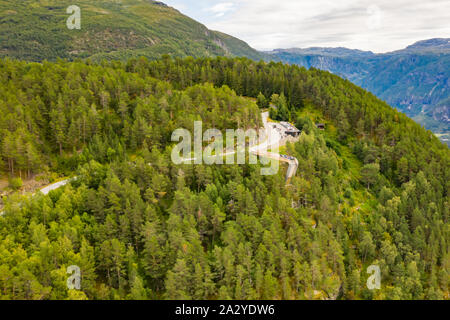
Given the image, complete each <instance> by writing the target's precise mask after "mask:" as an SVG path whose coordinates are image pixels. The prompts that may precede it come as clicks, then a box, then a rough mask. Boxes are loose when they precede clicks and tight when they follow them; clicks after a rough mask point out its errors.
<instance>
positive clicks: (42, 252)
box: [0, 57, 450, 300]
mask: <svg viewBox="0 0 450 320" xmlns="http://www.w3.org/2000/svg"><path fill="white" fill-rule="evenodd" d="M270 104H272V105H276V106H277V108H276V109H275V108H271V109H270V110H271V111H270V113H271V114H273V115H274V116H273V117H272V116H271V122H272V121H274V120H273V119H277V120H284V121H289V122H292V123H295V125H296V126H297V127H298V128H299V129H301V135H300V137H298V140H297V141H292V143H288V144H287V145H286V146H285V147H284V148H283V151H282V153H283V154H285V155H289V156H290V157H295V158H296V159H297V161H298V170H297V173H296V174H295V175H294V176H293V177H292V179H291V180H290V181H289V183H288V184H286V181H285V173H286V171H287V170H288V168H287V165H285V164H283V163H280V165H279V168H278V169H277V170H276V171H275V172H274V173H275V174H273V175H264V174H262V172H261V169H262V167H264V168H268V167H269V166H268V165H267V164H263V163H259V164H248V163H247V164H242V165H236V164H229V163H228V160H226V162H227V163H223V164H212V165H210V164H206V163H203V164H194V163H189V162H187V163H176V162H175V161H171V159H176V157H175V158H174V157H173V155H174V152H175V156H176V155H177V153H178V151H180V150H179V149H178V151H176V149H177V146H176V145H177V144H178V141H177V142H175V141H174V140H178V138H177V139H174V136H176V135H177V134H179V129H180V128H185V129H186V130H185V131H184V134H182V136H178V137H179V138H182V140H183V144H184V145H185V147H186V149H187V150H186V151H187V155H190V154H191V152H190V150H189V149H191V150H192V148H191V147H194V148H196V147H195V146H194V145H196V144H197V142H196V141H197V133H196V132H194V131H193V127H194V122H195V121H198V120H202V127H203V130H202V132H204V133H205V134H206V130H208V129H211V128H215V129H216V132H217V130H218V131H219V132H222V133H223V134H227V139H226V143H227V146H228V145H229V142H230V140H229V138H228V133H227V132H226V130H227V129H231V128H234V129H237V128H240V129H242V130H243V131H245V130H247V129H250V128H253V129H256V128H258V127H262V123H263V120H262V117H261V116H260V115H261V113H262V112H264V110H265V108H267V107H268V106H270ZM0 114H1V115H2V116H1V117H0V177H2V176H3V175H7V174H8V175H10V177H11V178H10V188H8V190H7V192H8V194H10V195H9V196H8V197H2V198H1V200H0V201H5V206H4V208H2V209H1V210H0V211H2V212H3V214H0V300H8V299H18V300H24V299H35V300H64V299H98V300H108V299H138V300H146V299H173V300H179V299H186V300H188V299H195V300H198V299H214V300H215V299H218V300H225V299H237V300H248V299H250V300H253V299H263V300H273V299H285V300H288V299H301V300H305V299H307V300H311V299H327V300H330V299H340V300H346V299H350V300H352V299H369V300H370V299H375V300H380V299H389V300H398V299H404V300H415V299H432V300H435V299H447V300H448V298H449V270H450V267H449V265H450V259H449V236H448V226H449V223H448V216H449V208H450V206H449V203H450V197H449V190H450V170H449V169H450V149H449V148H447V147H446V146H444V145H443V144H442V143H441V142H440V141H439V140H438V139H437V138H436V137H435V136H434V135H433V134H432V133H431V132H429V131H426V130H424V129H423V128H422V127H421V126H420V125H418V124H417V123H415V122H414V121H413V120H411V119H410V118H408V117H407V116H406V115H404V114H402V113H400V112H398V111H397V110H395V109H393V108H392V107H391V106H389V105H387V104H386V103H384V102H382V101H380V100H379V99H378V98H377V97H375V96H374V95H373V94H371V93H369V92H367V91H366V90H363V89H361V88H360V87H357V86H356V85H354V84H352V83H351V82H350V81H346V80H343V79H342V78H340V77H338V76H336V75H333V74H331V73H330V72H326V71H321V70H316V69H312V70H305V68H301V67H299V66H296V65H293V66H290V65H287V64H281V63H265V62H255V61H251V60H249V59H246V58H233V59H230V58H224V57H217V58H206V59H205V58H201V59H192V58H187V59H171V58H170V57H164V58H163V59H158V60H151V61H149V60H148V59H131V60H130V61H128V63H127V64H123V63H117V62H116V61H110V62H108V61H106V62H102V63H95V62H94V63H93V62H88V61H74V62H67V61H63V60H59V61H57V62H47V63H42V64H41V63H30V62H24V61H17V60H10V59H0ZM317 123H323V124H325V129H324V130H319V128H317V126H316V124H317ZM186 131H187V132H186ZM208 131H210V130H208ZM176 132H178V133H177V134H176V135H174V133H176ZM210 132H211V131H210ZM192 133H194V134H193V135H192ZM213 137H214V138H213ZM204 138H206V136H204ZM210 138H213V139H212V140H214V144H215V145H216V143H219V151H216V150H217V149H215V147H214V149H215V150H214V151H215V154H216V155H218V153H220V152H221V150H224V148H223V147H224V146H223V145H222V146H220V143H222V142H223V139H220V138H219V137H218V136H217V133H213V136H210ZM249 139H250V137H249ZM190 140H193V141H192V142H193V143H191V142H189V143H187V142H188V141H190ZM205 140H208V139H205ZM180 142H181V141H180ZM211 142H212V141H204V146H205V147H206V146H207V145H209V146H211V144H210V143H211ZM263 143H264V144H266V143H267V142H266V141H264V142H263ZM244 144H245V143H244ZM233 145H234V144H233ZM178 147H179V145H178ZM184 151H185V150H183V153H184ZM205 151H206V150H205ZM272 151H273V152H276V153H278V151H275V150H272ZM206 152H207V153H208V154H211V150H210V151H206ZM207 153H204V154H203V155H204V156H206V155H207ZM184 158H185V157H184ZM227 158H228V156H227ZM196 162H197V161H196ZM261 162H262V161H261ZM36 175H37V176H36ZM61 176H65V177H71V176H72V177H73V176H76V177H77V178H76V179H72V180H71V182H70V183H68V184H67V185H65V186H63V187H61V188H59V189H56V190H53V191H51V192H50V193H49V194H47V195H44V194H42V193H40V192H37V193H36V194H34V195H33V196H31V195H30V196H21V195H17V194H11V193H12V191H11V192H10V189H12V190H17V189H20V188H21V182H22V180H20V179H21V178H23V179H25V178H30V177H31V180H32V181H33V180H38V181H42V180H44V179H45V180H51V179H57V178H58V177H61ZM27 180H29V179H27ZM25 182H27V181H25ZM0 188H1V187H0ZM1 191H2V190H0V192H1ZM70 266H72V267H73V266H75V267H78V269H79V270H80V272H81V274H82V277H81V279H80V283H79V284H80V285H79V290H73V289H72V290H69V288H68V286H67V283H68V281H67V280H68V277H70V275H69V274H67V269H68V267H70ZM369 266H377V267H378V268H379V270H380V272H381V281H380V287H379V289H377V290H370V289H369V287H368V286H367V283H368V281H367V280H368V277H369V276H370V274H371V272H368V268H369ZM369 270H370V269H369ZM70 279H72V277H71V278H70ZM369 282H370V279H369Z"/></svg>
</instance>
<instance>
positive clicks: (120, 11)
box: [0, 0, 262, 61]
mask: <svg viewBox="0 0 450 320" xmlns="http://www.w3.org/2000/svg"><path fill="white" fill-rule="evenodd" d="M72 5H76V6H78V7H79V8H80V10H81V17H80V18H81V20H80V21H81V25H80V29H79V30H77V29H72V30H69V29H68V28H67V26H66V21H67V20H68V18H69V17H70V16H71V14H68V13H67V12H66V10H67V8H69V6H72ZM168 53H170V54H171V55H173V56H177V57H187V56H194V57H212V56H230V57H231V56H245V57H248V58H251V59H261V57H262V54H261V53H259V52H257V51H256V50H254V49H252V48H250V46H249V45H248V44H247V43H245V42H244V41H241V40H239V39H236V38H234V37H231V36H229V35H226V34H223V33H220V32H216V31H211V30H208V28H206V27H205V26H204V25H202V24H200V23H198V22H197V21H195V20H193V19H191V18H189V17H187V16H185V15H183V14H181V13H180V12H179V11H178V10H176V9H174V8H171V7H169V6H167V5H165V4H164V3H163V2H160V1H152V0H121V1H117V0H94V1H92V0H78V1H75V2H74V1H69V0H38V1H36V0H20V1H18V0H14V1H11V0H0V57H10V58H16V59H24V60H28V61H43V60H50V61H55V60H57V59H58V58H61V59H70V60H74V59H77V58H90V59H92V60H96V61H100V60H101V59H108V60H109V59H120V60H126V59H128V58H130V57H139V56H146V57H148V58H158V57H160V56H161V55H162V54H168Z"/></svg>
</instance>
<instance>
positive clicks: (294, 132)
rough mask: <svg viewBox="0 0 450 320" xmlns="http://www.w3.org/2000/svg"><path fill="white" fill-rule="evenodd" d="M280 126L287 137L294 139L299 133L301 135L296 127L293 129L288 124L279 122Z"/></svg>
mask: <svg viewBox="0 0 450 320" xmlns="http://www.w3.org/2000/svg"><path fill="white" fill-rule="evenodd" d="M280 124H281V126H282V127H283V129H284V132H285V134H286V135H288V136H292V137H294V138H297V137H298V136H299V135H300V133H301V131H300V130H298V129H297V128H296V127H294V126H293V125H292V124H290V123H289V122H286V121H281V122H280Z"/></svg>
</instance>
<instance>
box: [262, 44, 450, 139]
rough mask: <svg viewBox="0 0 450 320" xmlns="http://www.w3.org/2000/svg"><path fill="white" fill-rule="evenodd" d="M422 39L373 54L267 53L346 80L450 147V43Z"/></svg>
mask: <svg viewBox="0 0 450 320" xmlns="http://www.w3.org/2000/svg"><path fill="white" fill-rule="evenodd" d="M449 40H450V39H448V38H434V39H427V40H422V41H418V42H416V43H414V44H412V45H410V46H408V47H406V48H404V49H401V50H396V51H392V52H387V53H377V54H375V53H372V52H370V51H360V50H353V49H346V48H320V47H314V48H304V49H300V48H294V49H293V48H291V49H276V50H273V51H270V52H265V53H266V54H268V55H269V56H271V57H272V59H275V60H278V61H283V62H287V63H290V64H298V65H301V66H304V67H306V68H311V67H313V68H318V69H322V70H326V71H330V72H332V73H334V74H336V75H339V76H341V77H344V78H346V79H348V80H350V81H352V82H354V83H355V84H356V85H358V86H361V87H363V88H365V89H367V90H369V91H371V92H373V93H374V94H375V95H377V96H378V97H380V98H381V99H382V100H385V101H386V102H387V103H389V104H391V105H392V106H394V107H396V108H397V109H398V110H400V111H402V112H404V113H406V114H407V115H408V116H410V117H411V118H413V119H414V120H416V121H417V122H419V123H420V124H422V125H424V126H425V127H426V128H427V129H429V130H432V131H433V132H435V133H437V134H440V135H443V136H441V137H442V140H443V141H445V142H447V144H449V143H450V141H449V140H448V138H450V103H449V101H450V100H449V92H450V82H449V80H448V79H449V77H450V72H449V70H450V44H449Z"/></svg>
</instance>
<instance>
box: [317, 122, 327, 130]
mask: <svg viewBox="0 0 450 320" xmlns="http://www.w3.org/2000/svg"><path fill="white" fill-rule="evenodd" d="M316 127H317V129H320V130H325V124H324V123H316Z"/></svg>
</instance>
